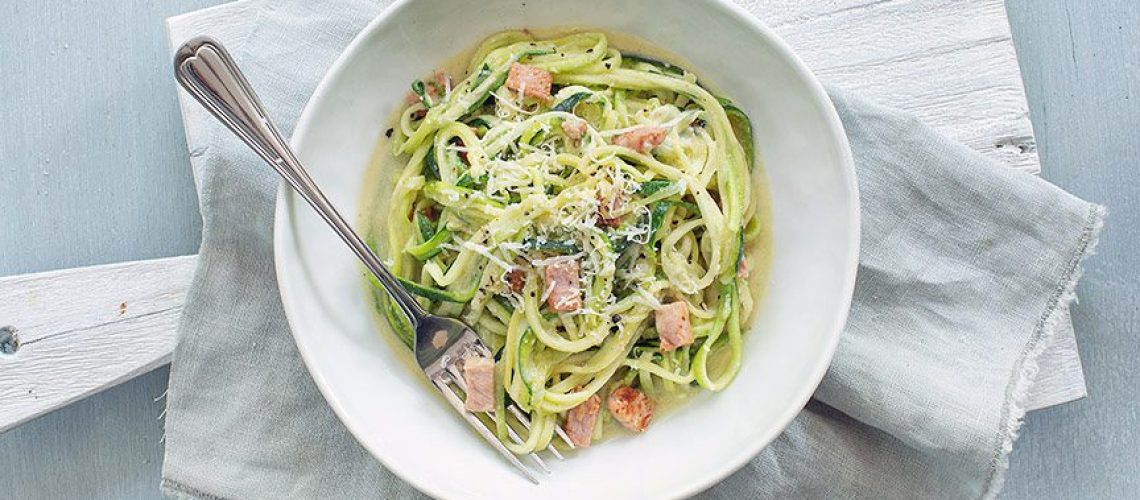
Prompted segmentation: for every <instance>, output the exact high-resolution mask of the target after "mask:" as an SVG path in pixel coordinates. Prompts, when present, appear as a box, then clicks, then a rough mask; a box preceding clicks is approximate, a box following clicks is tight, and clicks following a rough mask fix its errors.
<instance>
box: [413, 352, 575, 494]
mask: <svg viewBox="0 0 1140 500" xmlns="http://www.w3.org/2000/svg"><path fill="white" fill-rule="evenodd" d="M470 356H480V357H491V352H490V350H489V349H487V347H486V346H484V345H483V343H482V342H480V341H479V339H478V337H477V336H475V335H474V333H473V332H471V333H470V334H469V335H464V336H463V338H461V339H460V340H459V341H457V342H456V343H455V345H453V346H451V347H450V348H448V349H447V353H446V354H444V355H443V356H441V357H440V359H439V360H438V361H436V362H435V363H433V366H431V367H429V368H428V369H426V370H425V372H427V375H428V378H429V379H431V381H432V384H433V385H435V387H436V388H437V389H439V391H440V392H442V393H443V397H444V399H446V400H447V402H448V403H450V404H451V406H452V407H453V408H455V411H457V412H459V414H460V415H462V416H463V418H464V420H466V421H467V423H468V424H470V425H471V427H473V428H474V429H475V431H476V432H478V433H479V435H480V436H483V439H486V440H487V442H488V443H490V444H491V446H492V447H494V448H495V450H496V451H498V452H499V454H500V455H502V456H503V458H506V459H507V461H509V462H510V463H511V464H512V465H514V466H515V468H517V469H519V471H520V472H522V473H523V475H524V476H526V478H527V479H529V480H530V481H531V482H533V483H535V484H538V478H537V477H535V475H534V473H533V472H532V471H531V469H530V468H529V467H527V466H526V465H524V464H523V463H522V461H521V460H519V457H518V456H517V455H515V454H514V453H512V452H511V451H510V450H509V449H507V447H506V446H505V445H504V444H503V443H502V442H501V441H499V438H498V437H497V436H496V435H495V432H494V431H492V430H491V428H489V427H488V426H487V424H486V423H485V422H484V420H482V419H480V418H479V416H478V415H476V414H475V413H472V412H470V411H467V409H466V408H465V406H464V403H463V400H462V399H461V397H460V394H459V393H457V392H456V390H457V389H458V391H461V392H462V393H463V394H466V393H467V384H466V382H465V381H464V378H463V372H462V370H461V368H462V363H463V360H464V359H465V358H467V357H470ZM507 410H508V411H507V415H505V416H504V418H509V417H511V416H513V417H514V418H515V419H516V421H517V424H518V425H521V427H522V428H523V429H526V430H528V431H529V430H530V418H528V416H527V415H526V413H525V412H523V411H522V410H521V409H519V408H518V407H517V406H515V405H514V404H511V405H509V406H508V407H507ZM486 415H487V416H488V417H491V418H494V417H495V413H494V412H487V413H486ZM555 432H556V433H557V434H558V437H559V438H560V439H562V441H563V442H565V443H566V445H567V446H568V447H569V448H571V449H573V448H574V444H573V443H572V442H571V441H570V438H569V437H568V436H567V435H566V433H565V432H563V430H562V428H561V427H555ZM507 435H508V437H509V438H510V439H511V441H513V442H514V443H516V444H518V443H522V442H523V437H522V436H520V435H519V433H518V432H517V431H516V430H515V426H513V425H510V422H509V421H508V425H507ZM546 449H547V450H549V451H550V453H551V454H552V455H554V456H555V457H556V458H558V459H559V460H562V459H563V456H562V454H561V453H560V452H559V451H558V449H556V448H555V447H554V444H553V443H551V444H550V445H547V447H546ZM527 457H528V458H529V459H530V460H531V461H533V462H534V463H535V465H536V466H537V468H538V469H539V470H541V471H543V472H545V473H546V474H550V469H549V468H548V467H547V466H546V463H545V462H544V461H543V460H542V457H540V456H538V454H536V453H529V454H527Z"/></svg>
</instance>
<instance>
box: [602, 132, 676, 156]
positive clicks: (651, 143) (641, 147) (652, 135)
mask: <svg viewBox="0 0 1140 500" xmlns="http://www.w3.org/2000/svg"><path fill="white" fill-rule="evenodd" d="M668 134H669V129H667V128H664V127H637V128H635V129H633V130H630V131H629V132H626V133H624V134H622V135H619V136H617V137H616V138H614V144H616V145H618V146H623V147H627V148H629V149H632V150H634V151H637V152H638V153H648V152H649V151H652V150H653V148H655V147H657V146H658V145H660V144H661V143H662V142H665V136H666V135H668Z"/></svg>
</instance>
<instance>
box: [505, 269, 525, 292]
mask: <svg viewBox="0 0 1140 500" xmlns="http://www.w3.org/2000/svg"><path fill="white" fill-rule="evenodd" d="M506 278H507V286H508V287H510V289H511V292H512V293H521V292H522V291H523V287H524V286H526V272H525V271H523V270H522V269H519V268H517V267H516V268H514V269H511V270H510V271H507V275H506Z"/></svg>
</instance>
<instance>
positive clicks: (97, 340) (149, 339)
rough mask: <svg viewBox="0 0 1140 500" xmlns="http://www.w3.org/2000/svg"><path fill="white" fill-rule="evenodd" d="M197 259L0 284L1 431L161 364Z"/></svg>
mask: <svg viewBox="0 0 1140 500" xmlns="http://www.w3.org/2000/svg"><path fill="white" fill-rule="evenodd" d="M197 260H198V259H197V257H195V256H186V257H173V258H169V259H158V260H149V261H140V262H128V263H123V264H110V265H104V266H96V267H88V268H79V269H68V270H65V271H52V272H46V273H40V274H31V275H23V276H15V277H9V278H0V322H2V323H0V327H2V328H5V331H6V332H9V333H8V334H7V335H8V338H7V340H8V342H7V344H6V345H7V346H8V348H7V349H3V352H6V354H0V432H3V431H6V430H8V429H10V428H12V427H14V426H16V425H19V424H22V423H24V422H26V421H28V420H30V419H32V418H34V417H38V416H40V415H42V414H44V413H47V412H49V411H51V410H54V409H56V408H59V407H61V406H64V405H67V404H69V403H71V402H73V401H76V400H78V399H80V398H83V397H85V396H88V395H91V394H93V393H95V392H99V391H101V390H103V389H106V388H108V387H112V386H115V385H118V384H120V383H122V382H125V381H127V380H130V379H131V378H134V377H136V376H138V375H141V374H143V373H146V372H148V371H150V370H153V369H154V368H156V367H158V366H160V365H163V364H166V363H167V362H169V361H170V352H171V350H173V348H174V331H175V327H176V326H177V325H178V318H179V316H180V315H181V313H182V303H183V301H184V300H185V297H186V290H187V288H188V286H189V284H190V278H191V277H192V276H193V274H194V266H195V264H196V262H197ZM2 340H4V339H0V341H2Z"/></svg>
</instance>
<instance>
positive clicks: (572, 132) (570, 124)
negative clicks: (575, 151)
mask: <svg viewBox="0 0 1140 500" xmlns="http://www.w3.org/2000/svg"><path fill="white" fill-rule="evenodd" d="M562 132H563V133H565V134H566V137H569V138H570V140H573V141H577V140H578V139H581V138H582V137H583V136H585V135H586V120H583V119H580V118H571V119H569V120H563V121H562Z"/></svg>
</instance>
